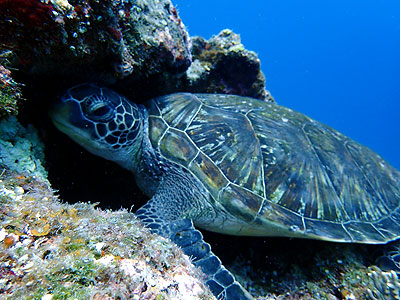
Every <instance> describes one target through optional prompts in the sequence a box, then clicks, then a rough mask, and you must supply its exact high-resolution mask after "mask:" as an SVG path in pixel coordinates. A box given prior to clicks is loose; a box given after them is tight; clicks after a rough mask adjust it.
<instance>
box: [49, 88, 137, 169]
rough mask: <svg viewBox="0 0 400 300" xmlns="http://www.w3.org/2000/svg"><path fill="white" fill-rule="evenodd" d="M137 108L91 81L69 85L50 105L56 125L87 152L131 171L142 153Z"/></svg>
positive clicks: (51, 114)
mask: <svg viewBox="0 0 400 300" xmlns="http://www.w3.org/2000/svg"><path fill="white" fill-rule="evenodd" d="M142 115H143V114H142V112H141V110H140V108H139V107H138V106H137V105H136V104H134V103H131V102H129V101H128V100H127V99H126V98H124V97H123V96H121V95H118V94H117V93H115V92H114V91H112V90H110V89H107V88H103V87H98V86H95V85H92V84H81V85H78V86H75V87H72V88H70V89H69V90H68V91H67V92H66V93H65V94H64V95H63V96H62V97H61V98H60V99H58V101H57V102H55V103H54V104H53V107H52V108H51V109H50V117H51V119H52V120H53V123H54V124H55V126H56V127H57V128H58V129H59V130H61V131H62V132H63V133H65V134H67V135H68V136H69V137H70V138H72V139H73V140H74V141H75V142H77V143H78V144H80V145H81V146H83V147H84V148H85V149H87V150H88V151H89V152H91V153H93V154H95V155H98V156H101V157H103V158H105V159H108V160H112V161H115V162H116V163H118V164H120V165H121V166H122V167H124V168H127V169H129V170H132V171H134V170H135V169H136V166H137V162H138V159H139V156H140V153H141V144H142V137H143V130H142V127H143V118H142Z"/></svg>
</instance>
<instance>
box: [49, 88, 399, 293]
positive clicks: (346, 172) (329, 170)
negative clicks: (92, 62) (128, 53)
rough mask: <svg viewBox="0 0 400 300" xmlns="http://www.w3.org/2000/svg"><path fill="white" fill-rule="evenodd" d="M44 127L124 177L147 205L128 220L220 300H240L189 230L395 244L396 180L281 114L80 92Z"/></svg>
mask: <svg viewBox="0 0 400 300" xmlns="http://www.w3.org/2000/svg"><path fill="white" fill-rule="evenodd" d="M51 117H52V119H53V121H54V123H55V125H56V127H58V128H59V129H60V130H61V131H62V132H64V133H66V134H67V135H68V136H70V137H71V138H72V139H73V140H75V141H76V142H78V143H79V144H81V145H82V146H83V147H85V148H86V149H87V150H88V151H90V152H92V153H94V154H96V155H99V156H102V157H104V158H105V159H108V160H112V161H115V162H116V163H118V164H119V165H121V166H122V167H124V168H126V169H128V170H130V171H132V172H133V173H134V174H135V175H136V180H137V184H138V186H139V187H140V188H141V189H142V190H143V191H144V192H145V193H146V194H147V195H148V196H149V197H150V198H151V199H150V200H149V201H148V202H147V204H145V205H144V206H143V207H141V208H140V209H138V210H137V212H136V214H137V216H138V217H139V218H140V219H141V220H142V222H143V223H144V224H145V225H146V226H147V227H149V228H150V229H151V230H152V231H153V232H155V233H158V234H161V235H163V236H165V237H167V238H170V239H171V240H172V241H174V242H175V243H176V244H178V245H179V246H180V247H182V249H183V251H184V252H185V253H186V254H188V255H189V256H191V257H192V259H193V262H194V264H195V265H197V266H200V267H201V268H202V270H203V271H204V273H205V274H206V276H207V278H206V281H207V284H208V285H209V287H210V288H211V290H212V291H213V293H214V294H215V295H216V296H218V297H221V298H223V299H228V300H233V299H252V298H251V295H250V294H249V293H248V292H246V291H245V290H244V289H243V288H242V287H241V286H240V285H239V284H238V283H237V281H236V280H235V279H234V277H233V276H232V275H231V273H229V271H227V270H226V269H225V268H224V267H223V266H222V264H221V262H220V260H219V259H218V258H217V257H216V256H215V255H214V254H213V253H212V252H211V250H210V246H209V245H208V244H207V243H205V242H204V241H203V237H202V235H201V233H200V232H199V231H197V230H196V229H195V228H194V225H195V226H196V227H199V228H203V229H207V230H211V231H215V232H220V233H226V234H232V235H254V236H286V237H298V238H311V239H319V240H326V241H336V242H354V243H371V244H377V243H386V242H388V241H391V240H394V239H397V238H399V236H400V205H399V202H400V181H399V178H400V172H399V171H397V170H396V169H394V168H393V167H391V166H390V165H389V164H388V163H387V162H386V161H384V160H383V159H382V158H381V157H379V156H378V155H377V154H376V153H374V152H373V151H372V150H370V149H368V148H366V147H364V146H362V145H360V144H358V143H356V142H354V141H353V140H351V139H349V138H347V137H346V136H344V135H342V134H340V133H338V132H337V131H335V130H333V129H332V128H330V127H328V126H325V125H323V124H321V123H319V122H317V121H314V120H312V119H310V118H308V117H307V116H305V115H303V114H301V113H298V112H295V111H293V110H290V109H288V108H284V107H281V106H279V105H276V104H273V103H266V102H263V101H260V100H256V99H251V98H246V97H240V96H234V95H214V94H189V93H178V94H172V95H167V96H163V97H159V98H155V99H152V100H149V101H148V102H146V103H145V105H137V104H134V103H132V102H130V101H128V100H127V99H126V98H125V97H123V96H121V95H119V94H117V93H115V92H114V91H112V90H110V89H108V88H102V87H97V86H95V85H91V84H82V85H78V86H75V87H73V88H71V89H69V90H68V91H67V93H66V94H65V95H64V96H63V97H61V99H60V100H59V101H58V102H57V103H55V104H54V107H53V109H52V111H51ZM193 224H194V225H193Z"/></svg>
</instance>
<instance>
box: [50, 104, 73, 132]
mask: <svg viewBox="0 0 400 300" xmlns="http://www.w3.org/2000/svg"><path fill="white" fill-rule="evenodd" d="M70 115H71V107H70V105H67V104H66V103H65V102H63V101H61V100H58V101H54V102H53V103H52V104H51V105H50V109H49V116H50V118H51V120H52V121H53V123H54V125H55V126H56V127H57V128H58V129H59V130H61V131H63V132H64V130H62V128H63V127H65V126H66V124H67V123H68V120H69V119H70Z"/></svg>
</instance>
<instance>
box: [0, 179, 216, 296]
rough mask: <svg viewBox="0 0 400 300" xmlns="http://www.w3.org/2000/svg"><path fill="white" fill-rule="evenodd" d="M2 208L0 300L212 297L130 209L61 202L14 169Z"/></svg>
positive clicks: (2, 190) (4, 186)
mask: <svg viewBox="0 0 400 300" xmlns="http://www.w3.org/2000/svg"><path fill="white" fill-rule="evenodd" d="M0 207H1V209H0V294H1V295H2V297H3V298H2V299H4V298H5V299H109V300H111V299H215V298H214V297H213V296H212V294H211V293H210V292H209V290H208V288H207V287H206V286H205V285H204V283H203V282H202V279H201V278H202V274H201V273H200V271H198V270H197V269H195V268H194V267H193V265H192V264H191V262H190V260H189V258H188V257H187V256H185V255H184V254H183V253H182V252H181V251H180V250H179V249H178V247H177V246H175V245H174V244H173V243H171V242H170V241H168V240H166V239H164V238H161V237H158V236H155V235H153V234H150V232H149V231H148V230H147V229H145V228H144V227H142V226H141V224H140V223H139V221H137V219H136V218H135V216H134V215H133V214H132V213H129V212H127V211H125V210H120V211H115V212H110V211H103V210H100V209H96V208H95V205H93V204H84V203H79V204H75V205H68V204H63V203H61V202H59V201H58V200H57V197H56V196H54V194H53V192H52V191H51V189H50V188H49V186H48V183H47V182H45V181H40V180H37V179H34V178H32V177H29V176H24V175H19V174H17V173H13V172H10V171H5V172H3V173H2V174H1V175H0Z"/></svg>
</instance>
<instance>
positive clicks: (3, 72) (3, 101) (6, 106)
mask: <svg viewBox="0 0 400 300" xmlns="http://www.w3.org/2000/svg"><path fill="white" fill-rule="evenodd" d="M11 54H12V52H11V51H1V46H0V119H1V118H3V117H6V116H8V115H16V114H17V113H18V102H19V101H20V100H21V99H22V92H21V84H18V83H17V82H15V81H14V80H13V79H12V77H11V71H10V70H9V69H7V68H6V67H5V64H9V61H8V59H7V58H8V57H9V56H11Z"/></svg>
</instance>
